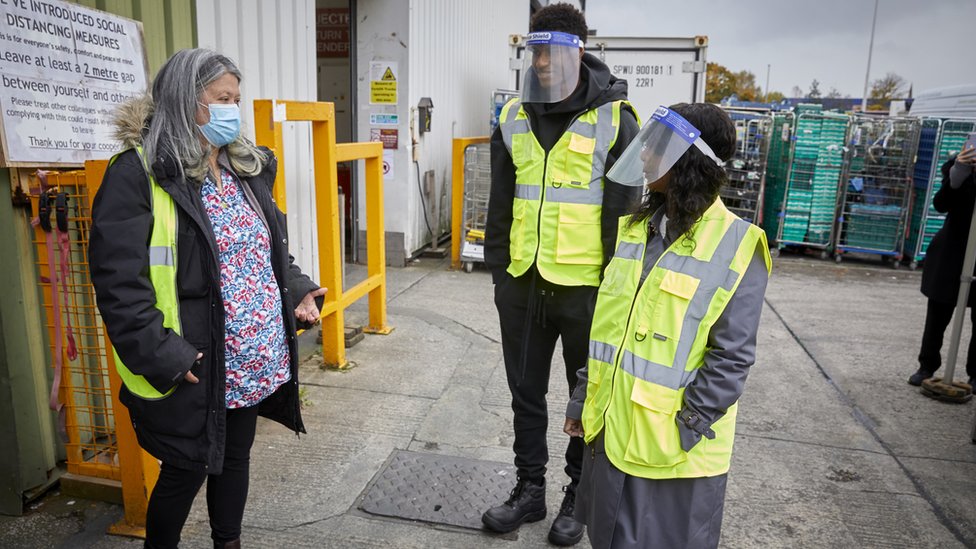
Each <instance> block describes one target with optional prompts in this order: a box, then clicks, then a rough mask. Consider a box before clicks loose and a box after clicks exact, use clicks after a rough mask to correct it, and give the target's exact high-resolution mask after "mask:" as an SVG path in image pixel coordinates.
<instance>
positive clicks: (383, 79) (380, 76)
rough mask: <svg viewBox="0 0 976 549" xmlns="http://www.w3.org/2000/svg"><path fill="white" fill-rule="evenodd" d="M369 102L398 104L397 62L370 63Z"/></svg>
mask: <svg viewBox="0 0 976 549" xmlns="http://www.w3.org/2000/svg"><path fill="white" fill-rule="evenodd" d="M369 103H370V104H371V105H396V104H397V63H396V62H394V61H373V62H371V63H370V64H369Z"/></svg>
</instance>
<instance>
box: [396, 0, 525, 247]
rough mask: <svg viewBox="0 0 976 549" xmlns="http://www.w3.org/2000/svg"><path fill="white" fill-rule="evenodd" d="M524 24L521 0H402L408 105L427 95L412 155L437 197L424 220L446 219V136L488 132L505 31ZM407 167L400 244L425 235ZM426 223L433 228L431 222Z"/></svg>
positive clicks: (502, 77)
mask: <svg viewBox="0 0 976 549" xmlns="http://www.w3.org/2000/svg"><path fill="white" fill-rule="evenodd" d="M528 26H529V2H528V0H468V1H465V2H457V1H454V0H411V2H410V30H409V35H408V42H407V43H408V44H409V53H408V56H409V82H408V86H407V87H408V93H407V98H406V99H407V102H408V104H409V105H410V106H411V107H416V105H417V103H418V102H419V101H420V98H421V97H430V98H431V99H432V101H433V103H434V112H433V125H432V128H431V132H430V133H428V134H425V135H424V136H423V137H421V138H420V139H419V148H420V155H419V158H420V160H419V162H420V172H421V177H422V176H423V172H425V171H427V170H434V172H435V178H436V185H437V190H436V191H435V193H434V196H435V199H436V200H437V204H434V205H429V207H430V211H431V212H438V211H439V212H440V215H438V214H437V213H434V216H433V217H432V218H431V219H430V222H431V224H435V223H437V221H435V219H436V218H438V217H439V219H440V223H439V225H440V228H441V229H443V230H448V228H449V227H450V218H449V215H450V200H451V192H450V191H451V140H452V138H454V137H474V136H479V135H487V134H488V128H489V117H490V100H491V92H492V90H494V89H497V88H505V87H507V84H508V81H509V78H510V71H509V68H508V57H509V53H510V49H509V45H508V36H509V35H511V34H524V33H526V32H528ZM408 144H409V141H408ZM409 169H410V171H409V179H408V180H407V184H408V185H409V188H410V189H411V191H412V192H411V193H410V196H411V198H412V199H411V200H409V201H408V202H407V212H406V215H408V216H409V217H410V223H407V224H406V225H407V231H409V232H408V234H407V235H406V237H405V240H406V244H407V246H408V252H409V251H415V250H417V249H419V248H420V247H422V246H423V245H424V244H425V243H426V242H428V241H429V236H428V232H427V227H426V224H425V222H424V216H423V212H422V210H421V209H420V207H421V202H420V191H419V190H418V189H417V179H416V178H417V170H416V167H415V166H413V165H412V164H411V165H410V166H409ZM445 186H446V188H445ZM445 200H446V203H445ZM387 215H388V216H389V215H394V214H393V213H392V212H388V213H387ZM434 230H435V232H439V230H438V227H434Z"/></svg>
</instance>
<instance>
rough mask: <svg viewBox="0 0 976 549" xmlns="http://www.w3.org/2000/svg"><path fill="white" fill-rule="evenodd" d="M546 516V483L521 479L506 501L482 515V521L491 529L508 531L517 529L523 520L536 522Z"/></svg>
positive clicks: (502, 531)
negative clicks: (535, 482) (534, 482)
mask: <svg viewBox="0 0 976 549" xmlns="http://www.w3.org/2000/svg"><path fill="white" fill-rule="evenodd" d="M544 518H546V484H545V481H543V483H542V484H533V483H532V482H530V481H527V480H522V479H519V480H518V483H517V484H516V485H515V488H512V492H511V494H509V498H508V500H506V501H505V503H503V504H501V505H499V506H497V507H492V508H491V509H488V510H487V511H485V514H484V515H481V522H483V523H484V524H485V526H487V527H488V528H489V529H491V530H494V531H496V532H501V533H503V534H504V533H506V532H511V531H512V530H515V529H516V528H518V527H519V526H521V525H522V523H523V522H536V521H539V520H542V519H544Z"/></svg>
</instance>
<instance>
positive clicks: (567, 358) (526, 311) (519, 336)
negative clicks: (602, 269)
mask: <svg viewBox="0 0 976 549" xmlns="http://www.w3.org/2000/svg"><path fill="white" fill-rule="evenodd" d="M596 294H597V288H596V287H595V286H556V285H553V284H550V283H547V282H546V281H544V280H543V279H542V278H541V277H540V276H539V275H538V274H536V273H535V270H534V269H532V270H530V271H529V272H528V273H526V274H525V275H523V276H521V277H518V278H513V277H512V276H511V275H509V274H507V273H506V274H505V275H504V276H503V277H502V278H501V280H500V281H499V282H498V283H497V284H496V285H495V306H496V307H497V308H498V319H499V323H500V324H501V331H502V352H503V354H504V356H505V372H506V374H507V375H508V387H509V389H510V390H511V392H512V411H513V412H514V413H515V421H514V426H515V443H514V444H513V450H514V451H515V467H516V469H517V470H518V476H519V478H522V479H526V480H530V481H534V482H539V481H541V480H542V479H543V478H545V474H546V463H547V462H548V461H549V449H548V445H547V443H546V432H547V428H548V424H549V412H548V406H547V404H546V393H547V392H548V391H549V370H550V366H551V364H552V355H553V351H554V350H555V347H556V340H557V339H558V338H562V345H563V360H564V363H565V375H566V382H567V384H568V386H569V387H568V390H569V393H568V394H572V392H573V389H574V388H575V387H576V371H577V370H579V369H580V368H582V367H583V366H585V365H586V360H587V356H588V354H589V342H590V322H591V321H592V320H593V308H594V307H595V306H596ZM559 416H560V418H562V417H563V415H562V414H559ZM559 430H560V431H562V419H560V420H559ZM566 438H567V439H568V441H569V444H568V446H567V448H566V469H565V471H566V474H567V475H569V478H570V479H571V481H572V484H573V485H574V486H575V485H576V484H578V483H579V478H580V473H581V471H582V463H583V461H582V460H583V439H581V438H579V437H572V438H570V437H566Z"/></svg>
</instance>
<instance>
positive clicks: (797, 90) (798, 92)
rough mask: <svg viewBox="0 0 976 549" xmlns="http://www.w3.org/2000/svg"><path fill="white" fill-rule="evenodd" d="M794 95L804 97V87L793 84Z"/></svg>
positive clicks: (792, 92)
mask: <svg viewBox="0 0 976 549" xmlns="http://www.w3.org/2000/svg"><path fill="white" fill-rule="evenodd" d="M790 93H791V94H792V95H793V97H803V88H801V87H800V86H793V90H792V91H790Z"/></svg>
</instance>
